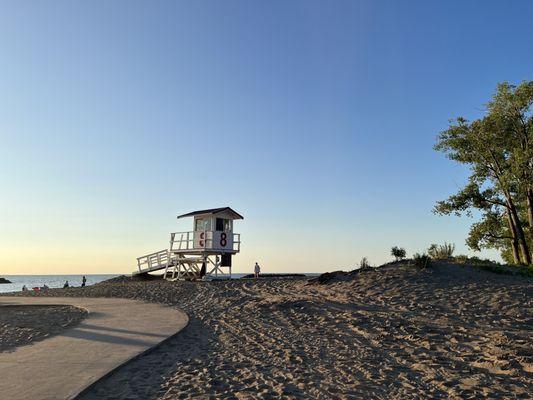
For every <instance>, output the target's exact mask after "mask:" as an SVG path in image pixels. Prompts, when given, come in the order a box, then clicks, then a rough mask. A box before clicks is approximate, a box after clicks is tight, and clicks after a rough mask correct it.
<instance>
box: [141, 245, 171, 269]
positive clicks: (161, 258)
mask: <svg viewBox="0 0 533 400" xmlns="http://www.w3.org/2000/svg"><path fill="white" fill-rule="evenodd" d="M168 261H169V252H168V250H167V249H164V250H159V251H156V252H155V253H150V254H146V255H144V256H141V257H139V258H137V267H138V268H139V272H141V271H145V270H152V269H161V268H164V267H166V266H167V264H168Z"/></svg>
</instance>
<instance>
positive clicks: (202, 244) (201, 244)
mask: <svg viewBox="0 0 533 400" xmlns="http://www.w3.org/2000/svg"><path fill="white" fill-rule="evenodd" d="M204 238H205V232H200V241H199V242H198V245H199V246H200V247H204V241H203V239H204Z"/></svg>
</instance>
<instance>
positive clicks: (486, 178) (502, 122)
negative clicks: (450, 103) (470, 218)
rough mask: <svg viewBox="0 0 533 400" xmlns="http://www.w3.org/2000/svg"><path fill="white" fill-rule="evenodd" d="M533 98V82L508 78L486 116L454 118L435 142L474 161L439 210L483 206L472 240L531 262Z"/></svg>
mask: <svg viewBox="0 0 533 400" xmlns="http://www.w3.org/2000/svg"><path fill="white" fill-rule="evenodd" d="M532 104H533V82H531V81H530V82H523V83H522V84H520V85H519V86H513V85H510V84H508V83H502V84H500V85H498V88H497V91H496V93H495V95H494V96H493V98H492V100H491V101H490V102H489V103H488V104H487V110H486V114H485V116H484V117H483V118H480V119H477V120H474V121H472V122H469V121H467V120H466V119H464V118H462V117H460V118H457V119H455V120H452V121H450V126H449V127H448V129H446V130H445V131H443V132H441V133H440V135H439V136H438V139H437V144H436V145H435V149H436V150H437V151H441V152H443V153H445V154H446V156H447V157H448V158H449V159H451V160H453V161H456V162H459V163H461V164H465V165H468V166H469V167H470V171H471V174H470V177H469V181H468V184H467V185H466V186H465V187H464V188H463V189H461V190H459V192H458V193H457V194H456V195H452V196H450V197H449V198H448V199H447V200H444V201H440V202H437V204H436V206H435V209H434V211H435V212H436V213H438V214H452V213H453V214H457V215H461V214H464V213H466V214H467V215H472V213H471V210H472V209H477V210H479V211H480V212H481V214H482V218H481V220H480V221H479V222H476V223H475V224H474V225H473V226H472V228H471V231H470V235H469V238H468V239H467V244H468V245H469V246H470V247H471V248H473V249H476V250H479V249H481V248H482V247H492V248H498V249H500V251H502V253H503V252H505V253H506V254H509V253H512V254H513V259H514V261H515V262H517V263H518V262H522V263H525V264H531V259H532V255H531V253H530V246H529V242H532V240H531V238H532V237H533V187H532V185H533V153H532V144H533V138H532V132H533V117H532V115H531V108H532ZM524 216H526V218H524ZM526 231H529V237H527V235H526ZM509 250H510V251H509Z"/></svg>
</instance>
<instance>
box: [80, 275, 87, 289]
mask: <svg viewBox="0 0 533 400" xmlns="http://www.w3.org/2000/svg"><path fill="white" fill-rule="evenodd" d="M86 283H87V278H86V277H85V275H83V278H81V287H85V284H86Z"/></svg>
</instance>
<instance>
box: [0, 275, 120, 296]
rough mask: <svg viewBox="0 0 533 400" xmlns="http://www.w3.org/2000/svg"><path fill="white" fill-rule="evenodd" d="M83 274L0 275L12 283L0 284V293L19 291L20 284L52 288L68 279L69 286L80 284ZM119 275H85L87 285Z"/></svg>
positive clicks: (61, 285) (30, 286) (61, 284)
mask: <svg viewBox="0 0 533 400" xmlns="http://www.w3.org/2000/svg"><path fill="white" fill-rule="evenodd" d="M82 276H83V275H2V278H6V279H9V280H10V281H11V282H12V283H6V284H0V293H7V292H19V291H21V290H22V286H24V285H26V287H27V288H28V289H30V290H31V288H32V287H35V286H39V287H40V286H43V285H44V284H46V285H48V287H50V288H51V289H52V288H62V287H63V285H64V284H65V281H68V283H69V285H70V286H81V278H82ZM115 276H119V275H85V277H86V278H87V285H94V284H95V283H98V282H102V281H105V280H106V279H110V278H113V277H115Z"/></svg>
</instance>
